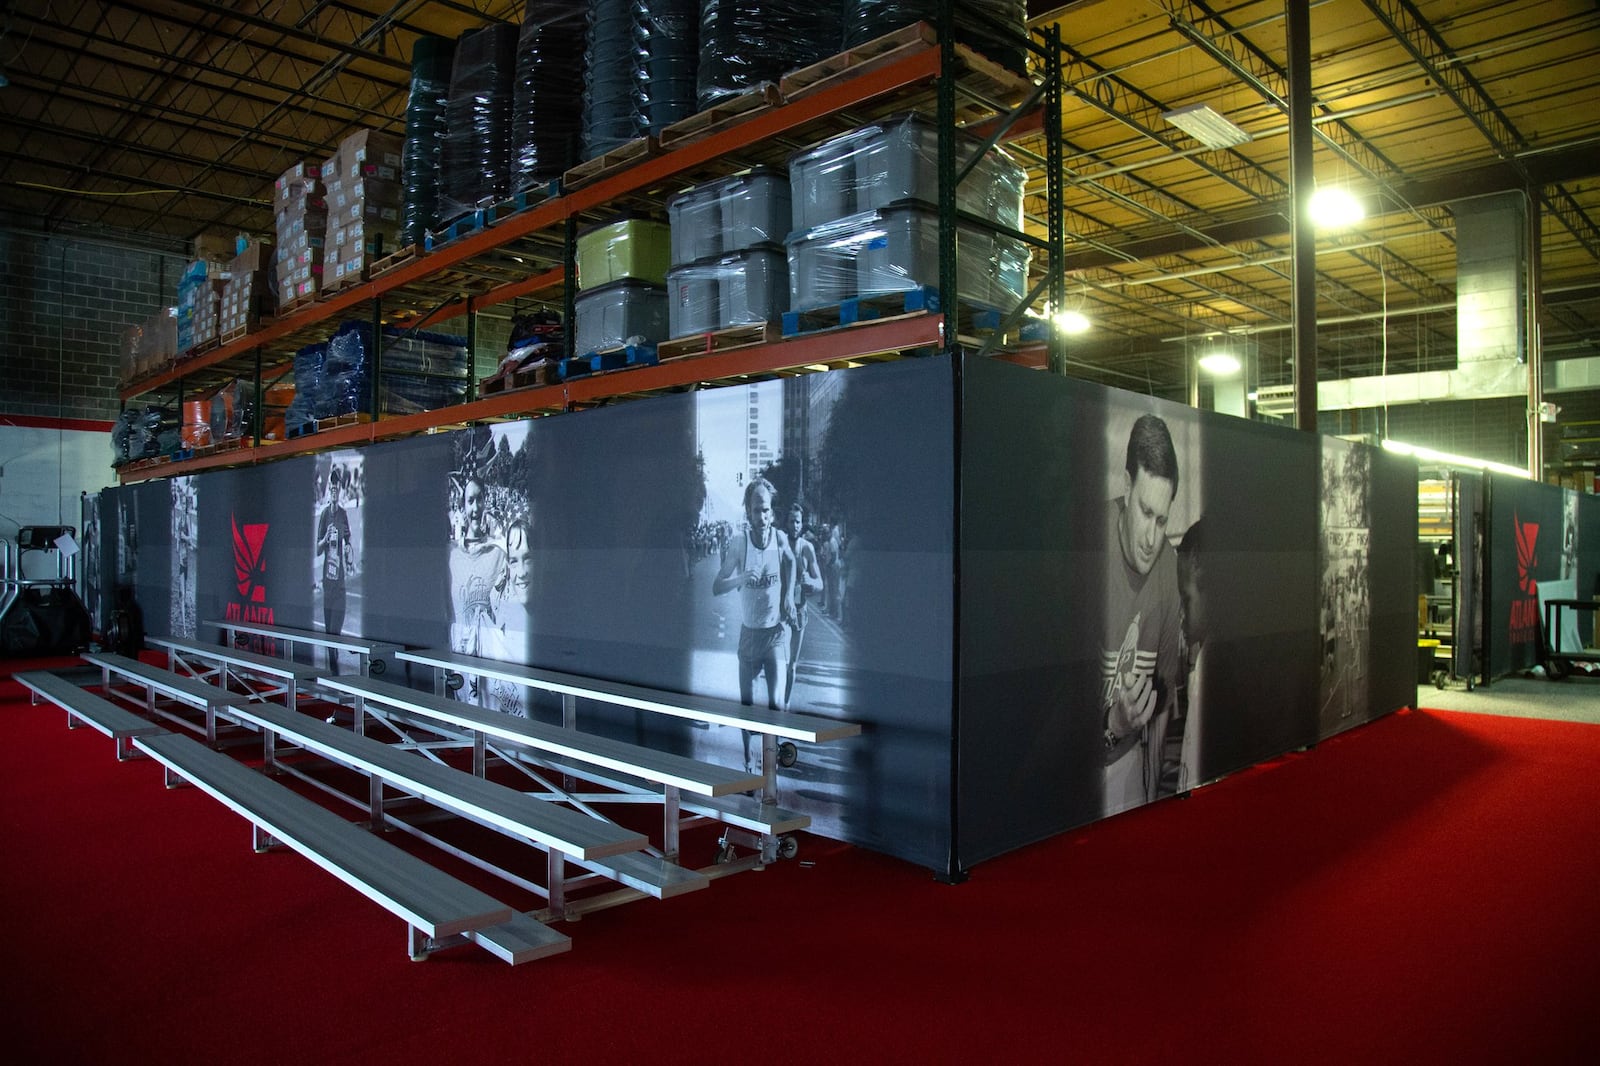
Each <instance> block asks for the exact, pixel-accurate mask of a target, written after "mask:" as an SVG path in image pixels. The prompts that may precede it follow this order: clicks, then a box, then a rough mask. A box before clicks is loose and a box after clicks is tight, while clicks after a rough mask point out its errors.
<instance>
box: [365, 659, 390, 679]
mask: <svg viewBox="0 0 1600 1066" xmlns="http://www.w3.org/2000/svg"><path fill="white" fill-rule="evenodd" d="M387 669H389V664H388V663H386V662H384V661H383V660H382V659H374V660H372V661H371V662H370V663H368V664H367V673H369V674H372V675H373V676H378V675H380V674H382V673H383V672H384V671H385V670H387Z"/></svg>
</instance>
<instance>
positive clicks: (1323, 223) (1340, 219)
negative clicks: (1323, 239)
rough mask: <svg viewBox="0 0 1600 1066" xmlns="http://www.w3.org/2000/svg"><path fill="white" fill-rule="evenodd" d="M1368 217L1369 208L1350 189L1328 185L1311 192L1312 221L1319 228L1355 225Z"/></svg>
mask: <svg viewBox="0 0 1600 1066" xmlns="http://www.w3.org/2000/svg"><path fill="white" fill-rule="evenodd" d="M1366 217H1367V209H1366V208H1365V207H1363V206H1361V201H1360V200H1357V199H1356V198H1355V197H1354V196H1352V195H1351V194H1350V191H1349V190H1348V189H1342V188H1339V187H1338V186H1334V185H1328V186H1323V187H1322V188H1319V189H1318V190H1317V191H1316V192H1314V193H1312V194H1311V222H1312V224H1313V225H1315V226H1316V227H1317V228H1318V229H1339V228H1342V227H1344V226H1353V225H1355V224H1356V223H1357V222H1360V221H1361V220H1362V219H1364V218H1366Z"/></svg>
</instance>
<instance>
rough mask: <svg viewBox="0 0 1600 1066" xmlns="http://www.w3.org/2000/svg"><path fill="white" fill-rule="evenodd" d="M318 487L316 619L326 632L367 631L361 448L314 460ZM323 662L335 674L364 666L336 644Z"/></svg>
mask: <svg viewBox="0 0 1600 1066" xmlns="http://www.w3.org/2000/svg"><path fill="white" fill-rule="evenodd" d="M313 469H314V472H315V474H314V476H315V479H316V492H315V496H314V503H313V505H312V506H313V513H312V519H311V528H312V530H313V536H312V541H311V621H312V626H313V627H314V628H315V629H317V630H318V631H320V632H323V633H329V634H334V635H344V634H348V635H352V636H361V635H362V630H361V615H362V612H361V603H362V592H363V585H364V583H363V581H362V573H363V572H364V566H363V558H364V556H365V544H366V539H365V531H366V523H365V521H364V520H363V516H364V510H363V503H364V502H365V500H366V468H365V466H364V464H363V457H362V454H361V453H360V452H359V451H355V450H353V449H352V450H348V451H339V452H324V453H322V454H319V455H318V456H317V457H316V462H315V464H314V467H313ZM317 665H318V666H326V667H327V669H328V670H329V671H330V672H332V673H335V674H338V673H353V672H356V671H357V670H359V669H360V666H359V663H358V662H357V660H356V658H355V657H354V656H353V655H351V654H350V653H348V652H340V651H337V650H335V649H333V648H327V649H325V650H324V652H323V654H322V656H321V661H320V662H318V663H317Z"/></svg>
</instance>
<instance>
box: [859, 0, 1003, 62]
mask: <svg viewBox="0 0 1600 1066" xmlns="http://www.w3.org/2000/svg"><path fill="white" fill-rule="evenodd" d="M973 14H978V15H985V16H988V19H993V20H994V21H995V22H998V23H1000V25H1001V26H1002V27H1004V29H1003V30H1002V29H1000V28H998V27H996V26H994V25H992V24H991V23H990V22H989V21H987V20H984V19H978V18H973V17H972V15H973ZM913 22H926V23H928V24H929V25H933V26H937V25H938V23H939V0H844V46H845V47H846V48H854V47H855V46H856V45H858V44H864V43H865V42H867V41H870V40H872V39H873V38H875V37H882V36H883V35H884V34H886V33H890V32H893V31H894V30H897V29H899V28H900V27H901V26H909V25H911V24H912V23H913ZM955 25H956V40H957V41H960V42H961V43H962V44H964V45H966V46H967V47H969V48H971V49H972V50H973V51H975V52H977V53H978V54H980V55H984V56H987V57H989V58H990V59H992V60H994V61H995V62H996V63H999V64H1000V65H1001V66H1004V67H1007V68H1009V69H1011V70H1014V71H1016V72H1017V73H1018V74H1023V73H1026V71H1027V52H1026V51H1025V50H1024V48H1023V46H1022V39H1023V38H1024V37H1026V36H1027V33H1028V29H1027V25H1028V4H1027V0H955ZM1006 31H1009V33H1008V32H1006Z"/></svg>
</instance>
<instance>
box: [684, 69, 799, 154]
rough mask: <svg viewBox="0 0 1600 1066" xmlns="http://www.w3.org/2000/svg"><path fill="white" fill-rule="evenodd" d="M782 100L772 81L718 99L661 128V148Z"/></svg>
mask: <svg viewBox="0 0 1600 1066" xmlns="http://www.w3.org/2000/svg"><path fill="white" fill-rule="evenodd" d="M781 103H783V94H782V93H780V92H779V91H778V87H777V86H776V85H774V84H772V83H771V82H762V83H761V84H760V85H757V86H756V87H755V88H753V89H749V90H747V91H745V92H742V93H740V94H739V95H738V96H730V97H728V98H727V99H725V100H720V101H718V102H717V103H716V104H714V105H712V106H711V107H708V108H706V110H704V111H701V112H700V113H699V114H696V115H690V116H689V117H688V118H684V119H679V120H678V121H677V122H674V123H673V124H672V125H670V126H668V127H667V128H666V129H663V130H662V131H661V147H662V148H663V149H672V148H681V147H682V146H684V145H686V144H693V143H694V142H695V141H699V140H703V139H705V138H706V137H709V136H711V135H712V134H713V133H721V132H722V131H723V130H725V129H729V128H730V127H733V126H738V125H741V124H743V123H746V122H749V121H750V120H751V119H753V118H755V117H756V116H757V115H759V114H761V113H762V112H763V111H766V110H768V109H770V108H773V107H776V106H777V105H779V104H781Z"/></svg>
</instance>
